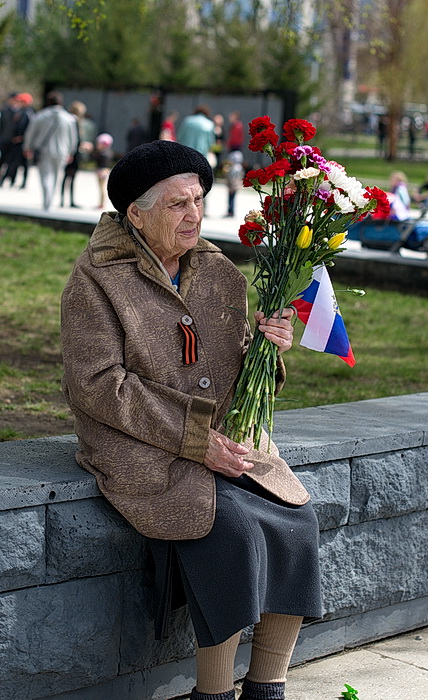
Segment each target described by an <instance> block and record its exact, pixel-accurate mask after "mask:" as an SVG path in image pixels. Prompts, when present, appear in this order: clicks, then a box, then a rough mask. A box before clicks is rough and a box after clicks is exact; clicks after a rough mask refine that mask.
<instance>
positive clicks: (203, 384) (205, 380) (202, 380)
mask: <svg viewBox="0 0 428 700" xmlns="http://www.w3.org/2000/svg"><path fill="white" fill-rule="evenodd" d="M198 384H199V386H200V387H201V389H208V387H209V386H210V384H211V382H210V380H209V379H208V377H201V378H200V380H199V382H198Z"/></svg>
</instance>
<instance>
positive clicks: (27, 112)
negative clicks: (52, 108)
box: [0, 92, 34, 189]
mask: <svg viewBox="0 0 428 700" xmlns="http://www.w3.org/2000/svg"><path fill="white" fill-rule="evenodd" d="M15 104H16V106H17V109H16V110H15V112H14V114H13V120H12V123H13V132H12V135H11V138H10V144H9V147H8V149H7V153H6V154H5V158H4V164H5V165H6V170H4V166H3V175H2V177H1V179H0V186H1V185H3V183H4V181H5V180H7V179H9V180H10V186H11V187H13V185H14V184H15V181H16V176H17V173H18V170H19V169H20V168H22V182H21V186H20V189H24V188H25V185H26V183H27V175H28V162H27V159H26V158H25V156H24V153H23V150H22V147H23V143H24V134H25V132H26V130H27V127H28V124H29V123H30V119H31V118H32V117H33V115H34V110H33V108H32V106H31V105H32V104H33V97H32V95H30V93H29V92H21V93H18V94H17V95H16V97H15Z"/></svg>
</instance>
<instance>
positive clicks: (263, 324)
mask: <svg viewBox="0 0 428 700" xmlns="http://www.w3.org/2000/svg"><path fill="white" fill-rule="evenodd" d="M293 314H294V311H293V309H290V308H288V307H287V308H286V309H283V312H282V317H281V318H279V311H275V313H274V314H273V315H272V317H271V318H270V319H269V321H266V317H265V315H264V313H263V311H256V312H255V314H254V318H255V319H256V323H258V328H259V331H261V332H262V333H264V334H265V337H266V338H267V339H268V340H271V341H272V343H275V345H277V346H278V352H279V353H282V352H285V351H286V350H290V348H291V346H292V344H293V332H294V329H293V326H292V324H291V319H292V318H293Z"/></svg>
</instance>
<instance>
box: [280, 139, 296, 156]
mask: <svg viewBox="0 0 428 700" xmlns="http://www.w3.org/2000/svg"><path fill="white" fill-rule="evenodd" d="M296 148H297V143H295V141H282V143H280V144H279V145H278V146H277V147H276V149H275V154H276V157H277V158H283V157H284V156H285V155H288V156H292V155H293V153H294V151H295V149H296Z"/></svg>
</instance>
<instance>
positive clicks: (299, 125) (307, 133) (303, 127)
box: [283, 119, 317, 141]
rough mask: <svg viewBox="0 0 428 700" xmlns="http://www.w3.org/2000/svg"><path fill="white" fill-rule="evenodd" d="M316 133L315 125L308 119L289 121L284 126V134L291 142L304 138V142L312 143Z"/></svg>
mask: <svg viewBox="0 0 428 700" xmlns="http://www.w3.org/2000/svg"><path fill="white" fill-rule="evenodd" d="M296 132H297V133H296ZM299 132H300V133H299ZM316 133H317V130H316V128H315V127H314V125H313V124H311V122H307V121H306V119H289V120H288V121H287V122H285V124H284V129H283V134H284V136H285V138H286V139H288V140H289V141H293V140H294V139H298V140H299V137H303V141H310V140H311V139H312V138H313V137H314V136H315V134H316Z"/></svg>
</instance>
